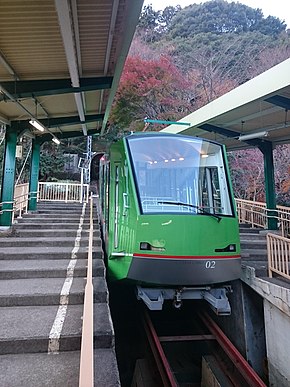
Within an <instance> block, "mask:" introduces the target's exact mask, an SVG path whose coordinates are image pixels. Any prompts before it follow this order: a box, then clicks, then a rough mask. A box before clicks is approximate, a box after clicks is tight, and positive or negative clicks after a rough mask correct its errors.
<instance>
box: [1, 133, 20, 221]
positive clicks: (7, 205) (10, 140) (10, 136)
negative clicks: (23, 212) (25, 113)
mask: <svg viewBox="0 0 290 387" xmlns="http://www.w3.org/2000/svg"><path fill="white" fill-rule="evenodd" d="M16 143H17V130H15V129H13V128H11V127H8V128H7V129H6V136H5V151H4V162H3V174H2V185H1V203H3V204H2V211H3V212H2V213H1V215H0V225H1V226H8V227H10V226H11V224H12V209H13V201H14V184H15V181H14V180H15V160H16V159H15V153H16Z"/></svg>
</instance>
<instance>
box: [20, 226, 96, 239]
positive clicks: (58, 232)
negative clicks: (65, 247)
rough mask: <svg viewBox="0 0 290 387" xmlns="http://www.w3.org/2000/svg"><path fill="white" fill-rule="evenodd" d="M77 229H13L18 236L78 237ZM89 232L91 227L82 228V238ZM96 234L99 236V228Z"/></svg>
mask: <svg viewBox="0 0 290 387" xmlns="http://www.w3.org/2000/svg"><path fill="white" fill-rule="evenodd" d="M76 233H77V229H68V230H66V229H65V228H62V229H59V228H58V227H55V228H54V229H43V230H41V229H39V228H38V229H33V228H31V229H25V228H20V229H19V228H17V229H14V230H13V233H12V237H13V236H16V237H18V238H30V237H31V238H38V237H39V238H43V237H50V238H52V237H54V236H56V237H62V238H63V237H74V238H75V237H76ZM88 234H89V229H88V228H86V229H85V230H84V229H83V230H82V233H81V235H82V238H83V237H84V238H87V237H88ZM94 236H97V237H99V236H100V231H99V230H98V229H97V230H95V231H94Z"/></svg>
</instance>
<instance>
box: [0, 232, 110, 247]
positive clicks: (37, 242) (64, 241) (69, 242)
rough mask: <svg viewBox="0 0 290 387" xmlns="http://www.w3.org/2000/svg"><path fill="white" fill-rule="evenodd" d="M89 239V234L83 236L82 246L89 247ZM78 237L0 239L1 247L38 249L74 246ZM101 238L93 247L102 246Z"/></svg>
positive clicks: (97, 238)
mask: <svg viewBox="0 0 290 387" xmlns="http://www.w3.org/2000/svg"><path fill="white" fill-rule="evenodd" d="M88 237H89V234H88V233H87V234H86V235H85V236H82V238H81V240H80V246H82V247H87V246H88V243H89V242H88ZM75 240H76V237H75V236H70V237H60V236H56V237H47V236H44V237H42V238H35V237H30V238H28V237H23V238H19V237H18V238H17V237H7V238H0V247H1V248H3V247H10V248H13V247H36V246H42V247H44V246H70V247H71V246H74V244H75ZM101 242H102V241H101V238H100V236H95V237H94V239H93V246H100V245H101Z"/></svg>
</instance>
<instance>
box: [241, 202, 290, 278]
mask: <svg viewBox="0 0 290 387" xmlns="http://www.w3.org/2000/svg"><path fill="white" fill-rule="evenodd" d="M236 204H237V211H238V216H239V222H240V223H246V224H250V225H251V227H261V228H264V229H266V228H267V224H268V218H275V219H277V224H278V231H279V234H280V235H277V234H274V233H271V232H269V233H268V234H267V254H268V272H269V277H272V276H273V273H276V274H278V275H280V276H282V277H284V278H287V279H288V280H290V275H289V264H290V256H289V255H290V208H289V207H285V206H277V209H276V210H274V211H273V210H271V209H267V207H266V203H263V202H254V201H251V200H243V199H236ZM273 212H274V214H275V215H273Z"/></svg>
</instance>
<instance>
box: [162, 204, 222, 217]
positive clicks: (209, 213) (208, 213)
mask: <svg viewBox="0 0 290 387" xmlns="http://www.w3.org/2000/svg"><path fill="white" fill-rule="evenodd" d="M158 204H171V205H173V206H185V207H191V208H195V209H196V210H198V211H200V212H201V213H202V214H205V215H210V216H213V217H214V218H216V219H217V221H218V222H220V221H221V219H222V217H221V216H220V215H217V214H213V213H211V212H209V211H207V210H205V209H204V208H202V207H199V206H196V205H195V204H191V203H183V202H169V201H165V200H164V201H163V200H161V201H158Z"/></svg>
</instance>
